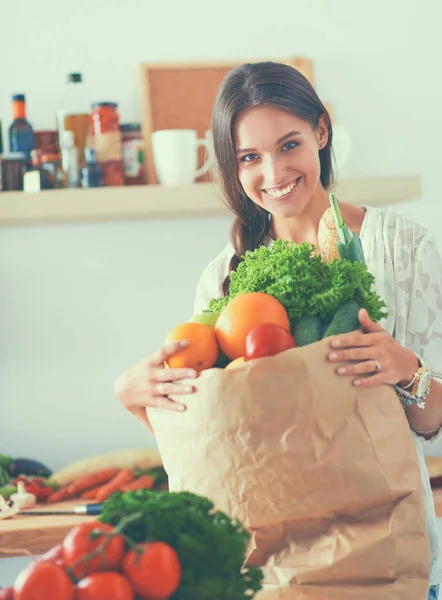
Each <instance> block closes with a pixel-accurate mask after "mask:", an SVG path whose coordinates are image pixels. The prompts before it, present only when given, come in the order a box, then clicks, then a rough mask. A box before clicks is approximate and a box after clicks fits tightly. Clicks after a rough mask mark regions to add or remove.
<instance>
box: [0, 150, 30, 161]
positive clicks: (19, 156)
mask: <svg viewBox="0 0 442 600" xmlns="http://www.w3.org/2000/svg"><path fill="white" fill-rule="evenodd" d="M2 160H3V161H5V160H26V154H25V153H24V152H5V153H4V154H2Z"/></svg>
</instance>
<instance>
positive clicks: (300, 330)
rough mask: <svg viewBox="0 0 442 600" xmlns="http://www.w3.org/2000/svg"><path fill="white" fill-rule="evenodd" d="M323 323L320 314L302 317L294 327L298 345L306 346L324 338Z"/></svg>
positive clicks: (294, 335)
mask: <svg viewBox="0 0 442 600" xmlns="http://www.w3.org/2000/svg"><path fill="white" fill-rule="evenodd" d="M322 329H323V323H322V321H321V318H320V317H318V315H305V316H304V317H301V319H299V321H298V322H297V324H296V325H295V327H294V329H293V337H294V338H295V343H296V346H306V345H307V344H313V343H314V342H318V341H319V340H320V339H321V338H322Z"/></svg>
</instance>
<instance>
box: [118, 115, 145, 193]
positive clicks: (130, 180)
mask: <svg viewBox="0 0 442 600" xmlns="http://www.w3.org/2000/svg"><path fill="white" fill-rule="evenodd" d="M121 134H122V143H123V163H124V178H125V183H126V185H144V184H145V183H146V177H145V170H144V148H143V138H142V135H141V125H140V124H139V123H125V124H123V125H121Z"/></svg>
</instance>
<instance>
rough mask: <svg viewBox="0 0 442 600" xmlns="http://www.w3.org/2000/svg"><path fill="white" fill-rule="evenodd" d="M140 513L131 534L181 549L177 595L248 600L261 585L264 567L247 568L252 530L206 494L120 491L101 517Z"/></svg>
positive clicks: (112, 519)
mask: <svg viewBox="0 0 442 600" xmlns="http://www.w3.org/2000/svg"><path fill="white" fill-rule="evenodd" d="M135 513H140V518H139V519H136V520H135V521H134V522H132V523H130V524H129V525H128V526H127V528H125V530H124V532H125V535H126V536H127V537H129V538H130V539H131V540H133V541H134V542H142V541H143V542H146V541H147V542H149V541H154V540H159V541H163V542H166V543H167V544H170V545H171V546H172V547H173V548H174V549H175V550H176V552H177V553H178V556H179V558H180V561H181V565H182V572H183V574H182V580H181V584H180V587H179V589H178V590H177V592H176V593H175V594H174V595H173V596H172V597H171V598H172V599H173V600H225V599H226V598H228V599H229V600H244V599H246V598H251V597H253V595H254V594H255V593H256V592H258V591H259V590H260V589H261V581H262V572H261V570H260V569H259V568H258V567H248V568H243V564H244V560H245V554H246V549H247V544H248V541H249V533H248V532H247V530H246V529H245V528H244V527H243V525H242V524H241V523H240V522H239V521H237V520H234V519H231V518H230V517H228V516H227V515H225V514H224V513H222V512H220V511H216V510H215V509H214V505H213V503H212V502H211V501H210V500H208V499H207V498H203V497H201V496H197V495H195V494H191V493H189V492H179V493H173V492H158V491H157V492H153V491H150V490H138V491H136V492H127V493H125V494H120V493H117V494H114V495H113V496H111V497H110V498H109V499H108V500H106V502H105V503H104V507H103V513H102V515H101V516H100V518H99V520H100V521H104V522H105V523H111V524H112V525H117V524H118V523H119V522H120V520H121V519H122V518H123V517H126V516H128V515H134V514H135Z"/></svg>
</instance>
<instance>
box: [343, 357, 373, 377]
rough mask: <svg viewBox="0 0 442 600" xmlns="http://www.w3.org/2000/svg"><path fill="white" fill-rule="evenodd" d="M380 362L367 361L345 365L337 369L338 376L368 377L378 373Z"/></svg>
mask: <svg viewBox="0 0 442 600" xmlns="http://www.w3.org/2000/svg"><path fill="white" fill-rule="evenodd" d="M378 364H379V363H378V362H377V361H375V360H365V361H363V362H358V363H356V364H353V365H345V366H343V367H339V368H338V369H337V373H338V375H368V374H370V373H377V371H378Z"/></svg>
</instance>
